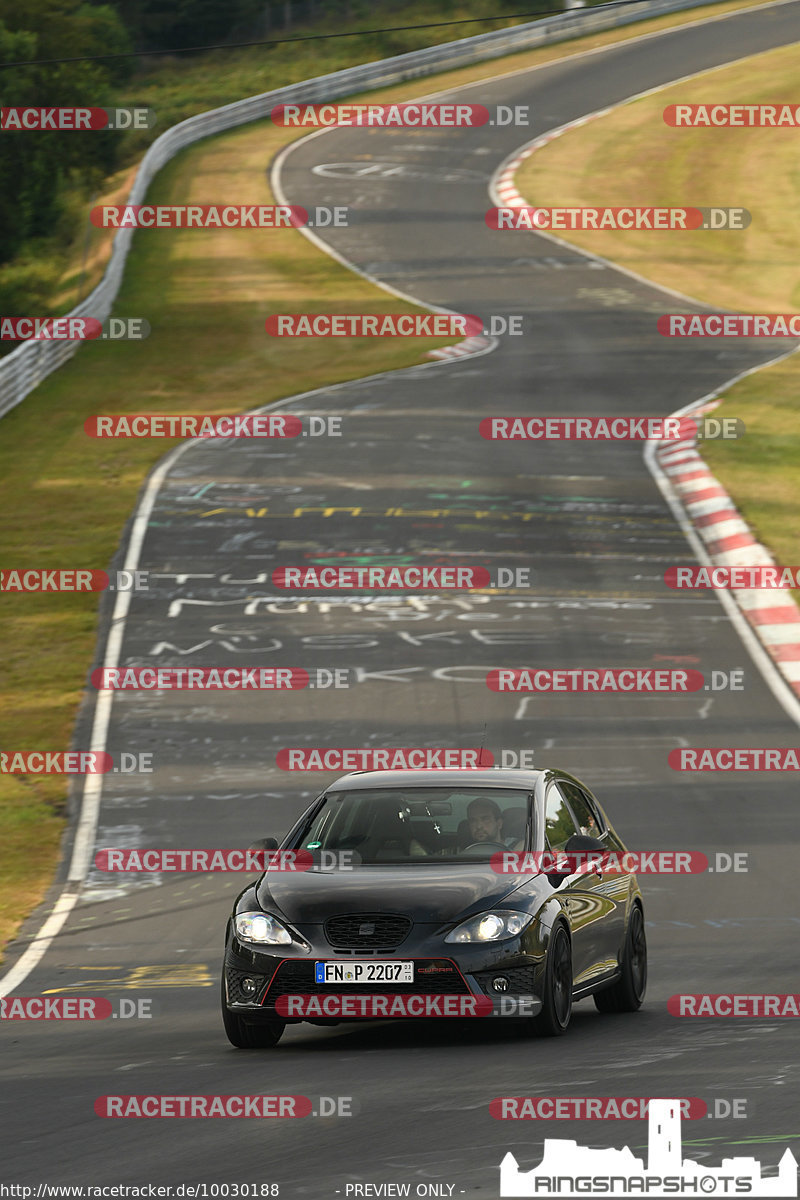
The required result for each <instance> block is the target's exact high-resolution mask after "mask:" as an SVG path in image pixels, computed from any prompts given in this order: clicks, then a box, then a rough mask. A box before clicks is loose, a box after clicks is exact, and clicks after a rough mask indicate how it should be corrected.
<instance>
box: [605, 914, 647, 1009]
mask: <svg viewBox="0 0 800 1200" xmlns="http://www.w3.org/2000/svg"><path fill="white" fill-rule="evenodd" d="M621 965H622V974H621V975H620V978H619V979H618V980H617V982H616V983H614V984H612V986H611V987H610V988H604V989H603V991H602V992H596V993H595V997H594V1003H595V1007H596V1008H597V1009H598V1010H599V1012H604V1013H606V1012H636V1010H637V1008H641V1006H642V1001H643V1000H644V994H645V991H646V989H647V938H646V936H645V932H644V913H643V912H642V910H641V908H640V907H639V905H638V904H635V905H634V907H633V911H632V912H631V918H630V921H629V922H628V932H627V934H626V937H625V950H624V951H623V955H622V964H621Z"/></svg>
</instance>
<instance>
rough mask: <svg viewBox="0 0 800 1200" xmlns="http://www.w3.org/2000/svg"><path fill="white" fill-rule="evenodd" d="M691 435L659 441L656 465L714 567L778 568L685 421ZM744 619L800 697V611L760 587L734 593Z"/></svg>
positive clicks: (787, 599)
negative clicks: (702, 452)
mask: <svg viewBox="0 0 800 1200" xmlns="http://www.w3.org/2000/svg"><path fill="white" fill-rule="evenodd" d="M720 403H721V401H720V400H714V401H712V402H711V403H709V404H704V405H702V407H700V408H697V409H694V410H693V414H692V415H693V416H700V415H702V414H704V413H707V412H710V411H711V410H712V409H714V408H716V407H717V406H718V405H719V404H720ZM681 421H682V423H683V424H684V426H685V429H686V434H687V436H686V437H685V438H684V439H682V440H681V441H664V442H659V443H658V445H657V447H656V454H655V457H656V462H657V463H658V466H659V467H660V469H661V470H662V471H663V473H664V474H665V475H666V476H667V478H668V479H669V481H670V483H671V484H672V489H673V491H674V493H675V495H676V497H677V499H678V502H679V503H680V505H681V507H682V508H683V511H684V512H685V514H686V517H687V519H688V520H689V521H690V522H691V524H692V526H693V528H694V530H695V532H696V533H697V535H698V537H699V538H700V540H701V541H702V543H703V546H704V548H705V551H706V554H707V555H708V558H709V559H710V561H711V563H712V564H713V565H714V566H719V567H737V566H745V567H762V566H775V559H774V558H773V557H772V555H771V554H770V552H769V550H767V548H766V546H764V545H762V543H761V542H759V541H757V539H756V538H755V537H754V535H753V532H752V530H751V529H750V526H749V525H748V524H747V522H746V521H745V520H744V518H743V517H742V516H741V514H740V513H739V511H738V509H737V508H736V505H735V504H734V502H733V500H732V499H731V498H730V496H729V495H728V493H727V492H726V491H725V488H724V487H723V486H722V484H721V483H720V481H719V480H718V479H717V478H716V476H715V475H713V474H712V473H711V471H710V470H709V468H708V466H707V465H706V463H705V462H704V461H703V459H702V458H701V457H700V453H699V451H698V449H697V439H696V436H695V433H694V429H695V426H694V422H693V420H692V418H691V417H689V416H687V415H684V416H683V417H682V418H681ZM731 593H732V595H733V598H734V599H735V601H736V603H737V604H738V606H739V608H740V610H741V612H742V615H743V616H744V618H745V620H746V621H747V622H748V624H749V625H750V627H751V628H752V629H753V631H754V633H755V634H756V636H757V637H758V639H759V641H760V642H761V644H762V646H763V647H764V649H765V650H766V652H767V654H768V655H769V657H770V658H771V659H772V661H773V662H774V663H775V665H776V666H777V667H778V669H779V671H781V673H782V674H783V677H784V678H785V679H786V681H787V683H788V684H789V686H790V687H791V688H792V690H793V691H794V693H795V695H797V696H800V608H798V606H797V604H796V603H795V601H794V600H793V598H792V596H791V595H790V594H789V593H788V592H780V591H778V592H775V591H772V592H770V591H765V590H763V589H760V588H759V589H757V588H732V589H731Z"/></svg>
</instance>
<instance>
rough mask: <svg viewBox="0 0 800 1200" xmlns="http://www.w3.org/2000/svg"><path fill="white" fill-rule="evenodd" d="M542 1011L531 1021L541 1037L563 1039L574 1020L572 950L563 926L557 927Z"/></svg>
mask: <svg viewBox="0 0 800 1200" xmlns="http://www.w3.org/2000/svg"><path fill="white" fill-rule="evenodd" d="M543 993H544V994H543V996H542V1010H541V1012H540V1013H538V1015H537V1016H535V1017H534V1018H533V1019H532V1021H531V1028H532V1029H533V1032H534V1033H535V1034H537V1035H538V1036H539V1037H560V1036H561V1034H562V1033H566V1032H567V1026H568V1025H569V1022H570V1017H571V1016H572V948H571V946H570V944H569V938H568V936H567V931H566V929H565V928H564V926H563V925H561V924H558V925H556V927H555V929H554V930H553V936H552V939H551V941H550V946H549V948H548V951H547V960H546V962H545V969H544V988H543Z"/></svg>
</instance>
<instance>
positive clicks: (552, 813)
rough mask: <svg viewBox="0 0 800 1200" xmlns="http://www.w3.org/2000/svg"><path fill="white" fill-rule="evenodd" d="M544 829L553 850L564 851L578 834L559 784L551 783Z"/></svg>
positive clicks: (546, 801)
mask: <svg viewBox="0 0 800 1200" xmlns="http://www.w3.org/2000/svg"><path fill="white" fill-rule="evenodd" d="M544 829H545V837H546V838H547V844H548V845H549V847H550V849H551V850H563V849H564V847H565V845H566V844H567V842H568V841H569V839H570V838H571V837H572V835H573V834H574V833H576V832H577V830H576V828H575V822H574V821H573V819H572V813H571V812H570V810H569V805H568V804H567V802H566V800H565V799H564V797H563V795H562V794H561V791H560V789H559V786H558V784H557V783H551V784H550V787H549V788H548V789H547V798H546V800H545V807H544Z"/></svg>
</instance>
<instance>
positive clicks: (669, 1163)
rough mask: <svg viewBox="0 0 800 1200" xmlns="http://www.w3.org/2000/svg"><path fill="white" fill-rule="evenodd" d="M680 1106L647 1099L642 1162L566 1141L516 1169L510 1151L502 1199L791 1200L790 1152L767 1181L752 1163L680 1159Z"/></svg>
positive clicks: (547, 1146) (550, 1144) (548, 1142)
mask: <svg viewBox="0 0 800 1200" xmlns="http://www.w3.org/2000/svg"><path fill="white" fill-rule="evenodd" d="M682 1104H683V1101H681V1100H680V1099H669V1100H662V1099H655V1098H654V1099H652V1100H651V1101H650V1106H649V1114H648V1146H647V1162H646V1163H645V1160H644V1159H642V1158H637V1157H635V1155H634V1154H633V1152H632V1151H631V1150H630V1148H629V1147H628V1146H625V1147H623V1149H622V1150H615V1149H598V1150H596V1149H592V1148H591V1147H589V1146H579V1145H578V1143H577V1142H575V1141H573V1140H571V1139H567V1138H545V1142H544V1153H543V1155H542V1160H541V1162H540V1163H539V1165H538V1166H537V1167H534V1168H533V1169H532V1170H530V1171H521V1170H520V1168H519V1163H518V1162H517V1160H516V1158H515V1157H514V1155H513V1154H512V1153H511V1152H510V1151H509V1153H508V1154H506V1156H505V1158H504V1159H503V1161H502V1163H501V1164H500V1195H501V1197H555V1196H560V1197H572V1196H576V1195H603V1196H631V1195H635V1196H642V1195H644V1196H673V1197H674V1196H692V1197H695V1198H696V1197H697V1196H702V1195H704V1196H712V1195H716V1196H730V1195H747V1196H768V1197H778V1196H796V1195H797V1160H796V1158H795V1157H794V1155H793V1154H792V1152H791V1150H789V1149H788V1148H787V1149H786V1150H785V1151H784V1153H783V1156H782V1157H781V1159H780V1162H779V1164H778V1174H777V1175H771V1176H765V1175H764V1174H763V1173H762V1167H761V1164H760V1163H759V1161H758V1160H757V1159H756V1158H753V1157H746V1158H724V1159H723V1160H722V1165H721V1166H719V1167H708V1166H706V1165H705V1164H703V1163H699V1162H695V1161H694V1160H693V1159H691V1158H684V1156H683V1146H682V1141H681V1109H682Z"/></svg>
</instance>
